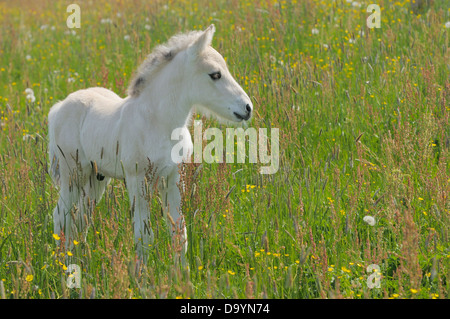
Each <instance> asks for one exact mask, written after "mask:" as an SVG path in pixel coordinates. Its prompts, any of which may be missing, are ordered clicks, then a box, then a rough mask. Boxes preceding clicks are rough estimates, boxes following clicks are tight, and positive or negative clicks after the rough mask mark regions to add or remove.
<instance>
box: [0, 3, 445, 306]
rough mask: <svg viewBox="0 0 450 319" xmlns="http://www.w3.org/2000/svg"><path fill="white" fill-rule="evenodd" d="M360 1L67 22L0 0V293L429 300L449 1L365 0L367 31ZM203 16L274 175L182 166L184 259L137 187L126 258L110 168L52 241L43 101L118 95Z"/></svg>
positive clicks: (441, 230) (58, 14)
mask: <svg viewBox="0 0 450 319" xmlns="http://www.w3.org/2000/svg"><path fill="white" fill-rule="evenodd" d="M372 2H373V1H344V0H342V1H325V0H323V1H320V0H317V1H316V0H314V1H313V0H305V1H300V0H298V1H295V0H292V1H272V0H266V1H235V0H209V1H206V0H198V1H194V2H192V1H138V0H134V1H125V0H122V1H119V0H115V1H106V0H99V1H79V2H77V3H78V4H79V6H80V9H81V27H80V28H72V29H71V28H68V26H67V24H66V19H67V17H68V16H69V15H70V13H68V12H66V8H67V6H68V5H69V4H70V3H72V1H56V2H54V1H31V0H21V1H0V298H33V299H47V298H356V299H362V298H391V299H401V298H421V299H422V298H425V299H436V298H439V299H441V298H443V299H447V298H448V297H449V292H450V282H449V280H450V244H449V236H450V234H449V231H450V199H449V195H450V163H449V162H450V122H449V117H450V78H449V74H450V64H449V61H450V50H449V45H450V43H449V38H450V22H449V21H450V7H449V4H448V1H445V0H434V1H431V3H429V2H428V1H419V0H415V1H414V0H411V1H410V0H405V1H387V0H379V1H376V2H377V4H379V6H380V8H381V28H368V27H367V24H366V19H367V17H368V16H369V15H370V14H371V13H368V12H367V11H366V9H367V6H368V5H369V4H370V3H372ZM211 23H214V24H215V26H216V29H217V31H216V34H215V37H214V40H213V46H214V47H215V48H216V49H217V50H218V51H219V52H220V53H221V54H222V55H223V56H224V57H225V58H226V61H227V63H228V67H229V69H230V71H231V73H232V74H233V75H234V76H235V78H236V80H237V81H238V82H239V83H240V84H241V86H242V87H243V88H244V90H245V91H246V92H247V94H248V95H249V96H250V97H251V99H252V102H253V104H254V115H253V119H252V120H251V122H250V123H249V127H254V128H278V129H279V134H280V145H279V150H280V153H279V154H280V162H279V170H278V172H277V173H275V174H268V175H262V174H259V168H260V166H261V164H258V163H249V162H248V161H247V162H246V163H234V164H231V163H230V164H227V163H212V164H207V163H201V164H200V163H193V164H185V166H184V172H185V173H184V175H183V180H184V183H185V185H186V187H185V189H184V191H183V211H184V214H185V217H186V225H187V231H188V238H189V246H188V254H187V259H188V264H189V268H190V271H186V270H185V269H183V268H181V267H180V266H179V265H176V264H174V254H175V253H176V251H175V250H176V247H175V248H174V247H172V246H171V240H170V236H169V234H168V231H167V225H166V221H165V219H164V218H163V217H162V215H161V205H160V199H159V198H158V196H157V194H155V196H152V197H151V198H149V205H150V206H151V208H152V212H153V213H152V228H153V230H154V233H155V242H154V243H153V245H152V249H151V252H150V256H149V258H148V260H147V261H146V262H144V263H140V262H139V260H138V259H137V258H136V255H135V248H134V240H133V238H134V237H133V226H132V219H131V216H130V215H131V209H130V207H129V203H128V198H127V191H126V188H125V186H124V183H123V181H119V180H116V181H114V182H112V183H111V184H110V185H109V187H108V188H107V190H106V192H105V195H104V197H103V199H102V201H101V202H100V203H99V205H98V206H97V207H96V208H95V209H94V210H93V212H92V216H91V225H90V228H89V232H88V235H87V240H86V241H84V239H83V238H80V239H79V240H77V241H76V242H75V245H74V248H73V249H72V250H66V249H65V248H64V246H59V245H57V244H56V241H55V237H57V236H56V235H55V234H53V223H52V212H53V208H54V207H55V205H56V202H57V200H58V193H57V189H56V188H55V186H54V185H53V184H52V182H51V178H50V176H49V159H48V148H47V146H48V139H47V114H48V111H49V109H50V107H51V106H52V105H53V104H54V103H55V102H56V101H59V100H62V99H64V98H65V97H66V96H67V95H68V94H69V93H71V92H73V91H75V90H78V89H82V88H87V87H91V86H102V87H106V88H109V89H111V90H113V91H114V92H116V93H117V94H119V95H120V96H125V94H126V89H127V86H128V84H129V81H130V79H131V77H132V75H133V72H134V71H135V70H136V68H137V67H138V65H139V64H140V62H142V61H143V59H144V58H145V57H146V55H148V54H149V53H150V52H151V50H152V48H154V47H155V46H156V45H157V44H159V43H163V42H165V41H166V40H167V39H168V38H169V37H170V36H172V35H173V34H175V33H178V32H184V31H188V30H199V29H204V28H206V27H207V26H208V25H209V24H211ZM194 116H195V119H198V120H200V119H201V120H202V121H203V127H204V128H207V127H219V128H223V125H222V124H220V123H218V122H216V121H215V120H214V119H209V118H202V117H200V116H199V115H194ZM367 216H370V217H373V219H374V220H373V221H374V222H373V223H372V222H371V219H370V217H369V218H368V217H367ZM71 265H77V266H79V269H80V271H81V282H80V285H79V288H76V287H75V288H69V287H68V285H67V283H68V281H70V280H71V277H69V276H73V275H71V274H70V273H69V272H68V270H70V269H71V267H72V266H71ZM370 265H376V266H375V271H373V270H372V269H373V266H372V267H369V266H370ZM368 267H369V270H368ZM371 283H378V284H379V285H375V287H374V286H373V285H371Z"/></svg>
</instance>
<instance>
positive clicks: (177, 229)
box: [160, 170, 187, 266]
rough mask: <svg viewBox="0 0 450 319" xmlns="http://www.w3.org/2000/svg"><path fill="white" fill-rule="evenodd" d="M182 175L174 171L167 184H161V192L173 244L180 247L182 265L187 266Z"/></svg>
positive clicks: (168, 177)
mask: <svg viewBox="0 0 450 319" xmlns="http://www.w3.org/2000/svg"><path fill="white" fill-rule="evenodd" d="M179 181H180V175H179V173H178V170H174V171H173V172H172V173H171V174H170V175H169V176H167V179H166V180H165V183H160V192H161V198H162V202H163V203H162V204H163V209H164V215H165V216H166V217H167V219H168V223H169V227H170V228H171V235H172V243H173V244H174V245H175V248H177V247H180V246H179V245H181V251H180V256H179V257H180V258H181V264H182V265H183V266H186V252H187V232H186V224H185V221H184V217H183V215H182V213H181V194H180V191H179V189H178V183H179Z"/></svg>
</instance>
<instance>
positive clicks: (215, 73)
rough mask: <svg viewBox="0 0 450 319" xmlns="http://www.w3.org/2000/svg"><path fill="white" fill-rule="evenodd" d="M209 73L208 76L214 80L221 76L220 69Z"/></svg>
mask: <svg viewBox="0 0 450 319" xmlns="http://www.w3.org/2000/svg"><path fill="white" fill-rule="evenodd" d="M208 75H209V77H210V78H211V79H213V80H214V81H215V80H218V79H220V78H221V77H222V74H221V73H220V71H218V72H213V73H210V74H208Z"/></svg>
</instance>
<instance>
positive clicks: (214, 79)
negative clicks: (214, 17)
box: [128, 25, 253, 122]
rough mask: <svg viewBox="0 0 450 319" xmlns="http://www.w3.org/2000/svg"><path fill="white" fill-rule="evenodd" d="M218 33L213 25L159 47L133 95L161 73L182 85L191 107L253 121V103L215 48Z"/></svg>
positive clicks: (144, 65) (226, 117) (138, 77)
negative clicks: (213, 44)
mask: <svg viewBox="0 0 450 319" xmlns="http://www.w3.org/2000/svg"><path fill="white" fill-rule="evenodd" d="M214 32H215V28H214V25H210V26H209V27H208V28H207V29H206V30H205V31H192V32H188V33H185V34H178V35H175V36H173V37H172V38H170V39H169V41H168V42H167V43H166V44H163V45H159V46H157V47H156V48H155V49H154V50H153V52H152V53H151V54H150V55H149V56H148V57H147V59H146V60H145V61H144V63H142V65H141V66H140V67H139V69H138V71H137V74H136V75H135V77H134V78H133V80H132V82H131V85H130V87H129V88H128V93H129V94H130V96H132V97H138V96H139V95H141V93H142V92H143V91H145V89H146V87H147V86H149V85H150V83H152V82H154V81H157V79H158V74H159V75H161V74H163V75H167V77H168V79H170V81H171V83H172V84H173V85H178V88H179V89H180V91H179V92H178V93H179V94H183V98H184V99H185V100H186V101H187V102H188V103H189V106H195V107H196V108H197V109H200V111H202V113H213V114H214V115H216V116H217V117H218V118H220V119H224V120H228V121H234V122H241V121H247V120H249V119H250V117H251V114H252V110H253V105H252V102H251V101H250V98H249V97H248V95H247V94H246V93H245V92H244V90H243V89H242V88H241V87H240V86H239V84H238V83H237V82H236V81H235V80H234V78H233V76H232V75H231V74H230V72H229V71H228V68H227V65H226V63H225V60H224V59H223V57H222V56H221V55H220V54H219V53H218V52H217V51H216V50H214V49H213V48H212V47H211V41H212V38H213V35H214ZM163 70H165V71H166V72H163ZM159 71H162V72H159ZM159 79H161V78H159ZM166 79H167V78H166ZM161 94H162V93H161Z"/></svg>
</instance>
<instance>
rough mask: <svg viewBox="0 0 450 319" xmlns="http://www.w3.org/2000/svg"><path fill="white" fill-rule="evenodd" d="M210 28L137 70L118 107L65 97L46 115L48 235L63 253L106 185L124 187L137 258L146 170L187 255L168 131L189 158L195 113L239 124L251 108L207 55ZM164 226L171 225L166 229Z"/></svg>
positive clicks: (98, 93) (219, 60)
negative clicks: (50, 194) (50, 188)
mask: <svg viewBox="0 0 450 319" xmlns="http://www.w3.org/2000/svg"><path fill="white" fill-rule="evenodd" d="M214 31H215V28H214V25H211V26H209V27H208V28H207V29H206V30H205V31H195V32H189V33H185V34H179V35H176V36H174V37H172V38H171V39H170V40H169V41H168V42H167V43H166V44H164V45H160V46H158V47H156V48H155V49H154V51H153V52H152V53H151V54H150V55H149V56H148V57H147V59H146V60H145V61H144V62H143V64H142V65H141V66H140V67H139V69H138V71H137V73H136V75H135V77H134V79H133V80H132V83H131V85H130V86H129V89H128V93H129V96H127V97H126V98H124V99H122V98H120V97H119V96H118V95H116V94H115V93H113V92H111V91H110V90H107V89H105V88H99V87H95V88H89V89H85V90H79V91H77V92H74V93H72V94H70V95H69V96H68V97H67V98H66V99H65V100H63V101H61V102H59V103H57V104H55V105H54V106H53V107H52V108H51V110H50V112H49V115H48V121H49V140H50V142H49V153H50V161H51V174H52V178H53V180H54V182H55V183H56V184H57V185H58V186H59V195H60V196H59V200H58V204H57V205H56V207H55V210H54V212H53V218H54V232H55V234H61V231H63V232H64V235H65V238H66V242H65V244H66V247H67V246H70V245H71V244H72V242H73V239H75V238H76V236H77V232H78V231H84V230H85V229H86V226H87V222H88V218H87V217H86V215H89V212H90V211H91V210H92V208H93V207H94V206H95V204H97V203H98V202H99V201H100V199H101V198H102V195H103V192H104V190H105V188H106V186H107V184H108V183H109V181H110V179H111V178H119V179H124V180H125V183H126V187H127V190H128V195H129V200H130V206H131V207H132V210H133V211H134V237H135V242H136V245H137V251H138V253H139V255H140V256H141V257H144V256H145V250H146V249H148V247H149V245H150V244H151V243H152V240H153V232H152V229H151V227H150V225H149V220H150V212H149V203H148V199H146V196H147V195H149V194H147V193H146V189H145V187H144V185H145V182H146V172H147V171H148V167H149V163H152V164H153V166H154V167H155V169H156V176H158V177H159V179H162V178H164V180H165V181H166V183H164V184H166V187H161V184H162V183H159V186H158V188H159V190H160V194H161V197H162V202H163V206H164V207H163V210H164V212H165V213H169V214H170V216H171V219H172V220H173V221H174V222H175V225H174V226H173V227H172V229H171V231H172V234H176V233H179V234H181V240H182V241H183V242H184V245H183V251H182V253H181V257H182V261H184V256H185V253H186V249H187V238H186V227H185V223H184V220H183V216H182V214H181V196H180V192H179V190H178V187H177V183H178V181H179V179H180V176H179V173H178V165H177V164H178V163H176V162H174V161H173V160H172V158H171V149H172V147H173V146H174V144H175V143H177V144H179V143H180V142H178V141H172V140H171V133H172V131H173V130H174V129H177V128H182V132H183V133H182V134H183V135H182V136H183V139H182V140H183V141H184V143H186V145H185V146H184V147H183V148H184V149H188V150H189V154H187V156H190V155H191V154H192V148H193V145H192V139H191V136H190V133H189V131H188V129H187V124H188V122H189V119H190V118H191V112H192V110H193V108H194V107H195V108H196V109H199V110H205V111H209V112H210V113H212V114H214V115H216V116H217V117H218V118H219V119H222V120H225V121H233V122H241V121H246V120H248V119H249V118H250V116H251V112H252V109H253V106H252V103H251V101H250V99H249V97H248V96H247V94H246V93H245V92H244V90H243V89H242V88H241V87H240V86H239V85H238V84H237V82H236V81H235V80H234V79H233V77H232V76H231V74H230V72H229V71H228V68H227V66H226V63H225V61H224V59H223V57H222V56H221V55H220V54H219V53H218V52H217V51H216V50H214V49H213V48H212V47H211V41H212V38H213V35H214ZM169 225H170V224H169Z"/></svg>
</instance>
